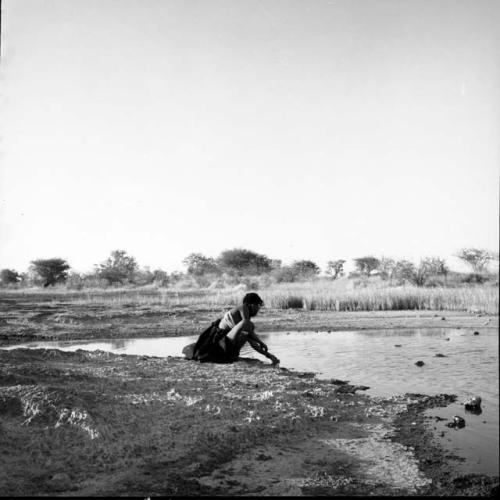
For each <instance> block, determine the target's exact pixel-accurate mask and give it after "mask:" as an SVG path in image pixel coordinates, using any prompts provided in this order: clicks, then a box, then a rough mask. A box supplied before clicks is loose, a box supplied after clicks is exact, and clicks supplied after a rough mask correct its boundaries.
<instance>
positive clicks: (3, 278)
mask: <svg viewBox="0 0 500 500" xmlns="http://www.w3.org/2000/svg"><path fill="white" fill-rule="evenodd" d="M20 279H21V276H20V275H19V273H18V272H17V271H14V269H2V270H1V271H0V283H1V284H2V285H10V284H11V283H17V282H18V281H19V280H20Z"/></svg>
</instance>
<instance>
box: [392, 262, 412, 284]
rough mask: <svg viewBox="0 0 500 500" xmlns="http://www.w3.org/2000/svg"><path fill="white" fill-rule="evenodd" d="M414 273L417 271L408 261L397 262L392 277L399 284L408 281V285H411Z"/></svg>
mask: <svg viewBox="0 0 500 500" xmlns="http://www.w3.org/2000/svg"><path fill="white" fill-rule="evenodd" d="M416 272H417V270H416V269H415V265H414V264H413V262H410V261H408V260H398V261H397V262H396V263H395V265H394V269H393V271H392V277H393V278H395V279H396V280H398V281H399V282H405V281H409V282H410V283H413V282H414V280H415V275H416Z"/></svg>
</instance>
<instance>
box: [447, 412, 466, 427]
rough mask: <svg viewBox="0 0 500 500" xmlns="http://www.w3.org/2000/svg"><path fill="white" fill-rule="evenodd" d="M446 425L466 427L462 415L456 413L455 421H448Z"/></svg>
mask: <svg viewBox="0 0 500 500" xmlns="http://www.w3.org/2000/svg"><path fill="white" fill-rule="evenodd" d="M446 425H447V426H448V427H455V428H458V429H461V428H462V427H465V420H464V419H463V418H462V417H459V416H458V415H455V416H454V417H453V421H452V422H448V423H447V424H446Z"/></svg>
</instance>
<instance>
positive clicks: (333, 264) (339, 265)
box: [326, 259, 345, 280]
mask: <svg viewBox="0 0 500 500" xmlns="http://www.w3.org/2000/svg"><path fill="white" fill-rule="evenodd" d="M344 264H345V260H343V259H339V260H329V261H328V262H327V263H326V274H329V275H330V276H331V277H332V279H334V280H336V279H337V278H340V277H341V276H343V275H344Z"/></svg>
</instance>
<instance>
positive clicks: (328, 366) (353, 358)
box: [9, 329, 499, 475]
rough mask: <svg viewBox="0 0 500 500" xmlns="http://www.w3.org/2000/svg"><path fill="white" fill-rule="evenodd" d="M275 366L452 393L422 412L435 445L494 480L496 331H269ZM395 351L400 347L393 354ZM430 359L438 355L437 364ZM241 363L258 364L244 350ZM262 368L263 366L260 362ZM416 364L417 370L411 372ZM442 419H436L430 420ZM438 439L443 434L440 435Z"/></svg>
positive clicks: (151, 344)
mask: <svg viewBox="0 0 500 500" xmlns="http://www.w3.org/2000/svg"><path fill="white" fill-rule="evenodd" d="M260 336H261V338H262V340H264V341H265V342H266V344H267V345H268V347H269V350H270V352H272V353H273V354H275V355H276V356H277V357H278V358H279V359H280V360H281V366H283V367H286V368H291V369H294V370H299V371H314V372H316V373H317V374H318V377H320V378H337V379H341V380H349V381H350V382H351V383H352V384H359V385H368V386H370V389H369V390H367V391H366V394H369V395H372V396H390V395H393V394H402V393H405V392H413V393H421V394H429V395H433V394H440V393H448V394H456V395H457V396H458V401H457V403H454V404H452V405H450V406H448V407H446V408H439V409H433V410H432V411H429V412H428V413H427V415H429V416H430V417H432V418H430V419H429V425H430V426H431V428H435V429H434V430H435V434H436V439H439V440H440V441H441V442H442V444H443V445H444V446H445V447H446V448H448V449H449V450H450V451H453V452H454V453H455V454H457V455H459V456H461V457H463V458H465V459H466V460H465V462H463V463H459V464H457V469H460V470H462V471H463V472H464V473H471V472H476V473H483V474H490V475H498V467H499V446H498V431H499V426H498V410H499V401H498V398H499V390H498V386H499V383H498V332H497V331H496V330H493V329H489V330H486V329H485V330H483V331H481V332H480V335H473V332H472V331H471V330H461V329H457V330H451V329H414V330H408V329H405V330H388V331H378V330H377V331H363V332H332V333H328V332H293V331H291V332H270V333H262V334H260ZM196 339H197V336H189V337H170V338H147V339H144V338H138V339H110V340H97V341H96V340H91V341H64V342H33V343H29V344H23V345H22V346H21V345H17V346H12V347H9V348H14V347H32V348H37V347H45V348H58V349H62V350H70V351H74V350H77V349H87V350H96V349H100V350H104V351H111V352H114V353H119V354H139V355H150V356H182V353H181V351H182V348H183V347H184V346H185V345H186V344H189V343H191V342H194V341H196ZM396 346H400V347H396ZM436 354H440V355H444V356H443V357H438V356H436ZM241 355H242V356H245V357H255V358H258V359H262V360H265V358H264V357H263V356H261V355H259V354H257V353H256V352H255V351H253V350H252V349H251V348H250V347H245V348H244V349H243V350H242V352H241ZM266 361H267V360H266ZM416 361H423V362H424V365H423V366H421V367H419V366H416V365H415V362H416ZM474 395H479V396H480V397H481V398H482V413H481V414H480V415H474V414H471V413H468V412H466V411H465V408H464V406H463V404H460V403H463V401H464V400H465V399H466V398H467V397H470V396H474ZM454 415H459V416H461V417H463V418H465V421H466V426H465V427H464V428H462V429H450V428H448V427H446V422H448V421H450V420H451V419H452V418H453V416H454ZM436 416H438V417H441V418H445V419H446V420H436V419H435V418H434V417H436ZM443 432H444V435H443V436H441V434H442V433H443Z"/></svg>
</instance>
